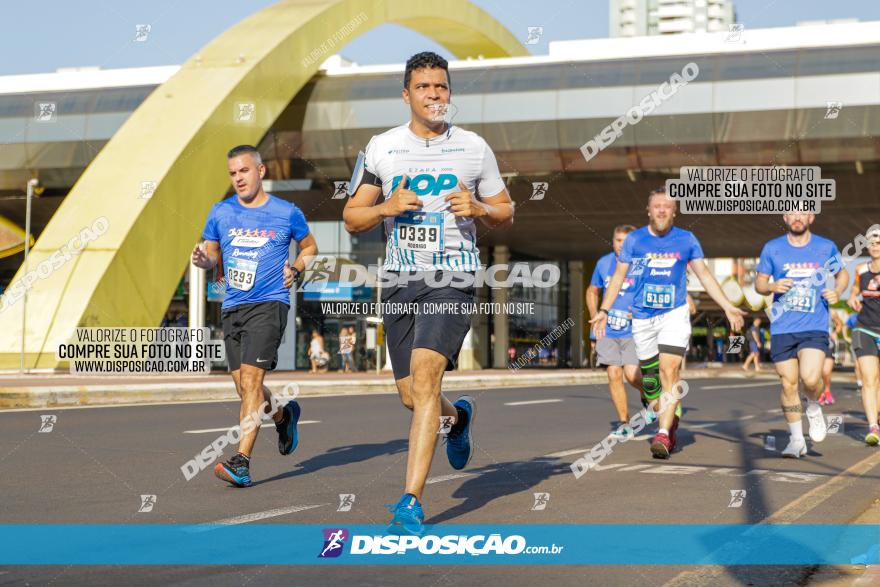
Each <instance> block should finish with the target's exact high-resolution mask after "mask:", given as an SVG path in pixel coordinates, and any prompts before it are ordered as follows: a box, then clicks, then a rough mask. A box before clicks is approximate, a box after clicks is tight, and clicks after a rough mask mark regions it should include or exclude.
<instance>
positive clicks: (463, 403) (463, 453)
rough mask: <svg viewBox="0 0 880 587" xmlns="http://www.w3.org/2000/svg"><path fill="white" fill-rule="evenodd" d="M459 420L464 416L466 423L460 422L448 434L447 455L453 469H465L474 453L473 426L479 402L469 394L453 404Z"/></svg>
mask: <svg viewBox="0 0 880 587" xmlns="http://www.w3.org/2000/svg"><path fill="white" fill-rule="evenodd" d="M453 405H454V406H455V408H456V411H457V412H458V417H459V421H460V420H461V418H462V417H464V419H465V422H464V425H463V426H461V427H459V426H458V424H459V422H456V425H455V426H453V429H452V430H450V431H449V434H447V435H446V457H447V458H448V459H449V464H450V465H452V468H453V469H464V468H465V467H466V466H467V464H468V463H469V462H470V461H471V457H472V456H473V455H474V442H473V440H474V438H473V427H474V422H475V421H476V419H477V404H476V402H475V401H474V398H472V397H471V396H469V395H463V396H461V397H460V398H458V399H457V400H455V403H454V404H453Z"/></svg>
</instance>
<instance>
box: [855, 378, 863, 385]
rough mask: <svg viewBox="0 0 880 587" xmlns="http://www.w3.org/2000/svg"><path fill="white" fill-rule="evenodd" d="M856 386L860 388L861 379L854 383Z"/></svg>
mask: <svg viewBox="0 0 880 587" xmlns="http://www.w3.org/2000/svg"><path fill="white" fill-rule="evenodd" d="M856 385H857V386H859V387H861V386H862V380H861V379H859V380H857V381H856Z"/></svg>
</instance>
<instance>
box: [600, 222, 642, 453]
mask: <svg viewBox="0 0 880 587" xmlns="http://www.w3.org/2000/svg"><path fill="white" fill-rule="evenodd" d="M635 229H636V227H635V226H630V225H629V224H621V225H620V226H617V227H616V228H615V229H614V233H613V235H612V239H611V245H612V247H613V249H614V250H613V251H612V252H610V253H608V254H607V255H605V256H604V257H602V258H601V259H599V262H598V263H596V268H595V269H594V270H593V277H592V279H590V285H589V287H588V288H587V308H588V309H589V310H590V316H595V315H596V313H597V312H598V311H599V299H600V295H601V294H600V293H599V292H600V291H602V290H604V289H606V288H607V287H608V283H609V282H610V281H611V276H612V275H613V274H614V269H615V267H617V258H618V256H619V255H620V250H621V248H622V247H623V241H624V240H625V239H626V235H628V234H629V233H631V232H632V231H634V230H635ZM633 285H635V279H633V278H632V277H630V276H627V277H626V278H625V280H624V282H623V286H622V287H621V291H620V294H619V295H618V296H617V299H615V300H614V304H613V305H612V306H611V309H610V310H609V311H608V328H607V332H606V335H605V336H604V337H603V338H602V339H601V340H597V341H596V355H597V359H598V363H599V364H600V365H605V367H606V368H607V369H606V371H607V373H608V391H609V393H610V394H611V403H613V404H614V409H615V410H616V411H617V420H618V421H617V422H616V423H615V424H613V425H612V427H613V428H614V431H613V432H612V434H614V435H615V436H616V437H617V438H620V439H622V438H625V437H627V436H629V431H628V430H627V428H626V427H627V426H628V422H629V409H628V407H627V402H626V387H624V384H623V379H624V377H626V380H627V381H628V382H629V384H630V385H632V386H633V387H635V388H636V389H638V390H639V391H641V389H642V376H641V374H640V373H639V359H638V357H637V356H636V346H635V343H634V342H633V338H632V299H633V294H632V286H633ZM642 401H643V402H644V401H645V400H644V399H643V400H642Z"/></svg>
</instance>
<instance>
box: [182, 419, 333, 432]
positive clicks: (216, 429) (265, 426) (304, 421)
mask: <svg viewBox="0 0 880 587" xmlns="http://www.w3.org/2000/svg"><path fill="white" fill-rule="evenodd" d="M320 423H321V421H320V420H300V421H299V423H298V424H297V426H299V425H300V424H320ZM269 426H275V422H263V425H262V426H260V428H267V427H269ZM230 428H231V426H227V427H225V428H204V429H202V430H184V431H183V433H184V434H206V433H208V432H226V431H227V430H229V429H230Z"/></svg>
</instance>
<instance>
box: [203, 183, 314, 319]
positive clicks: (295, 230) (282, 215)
mask: <svg viewBox="0 0 880 587" xmlns="http://www.w3.org/2000/svg"><path fill="white" fill-rule="evenodd" d="M268 195H269V201H268V202H266V203H265V204H263V205H262V206H260V207H259V208H246V207H244V206H242V205H241V203H240V202H239V201H238V196H232V197H229V198H226V199H225V200H223V201H222V202H218V203H216V204H214V206H213V207H212V208H211V213H210V214H208V222H207V223H206V224H205V230H204V231H203V232H202V238H203V239H205V240H210V241H218V242H219V243H220V250H221V251H223V265H224V269H225V271H226V296H225V297H224V299H223V305H222V306H221V309H223V310H226V309H228V308H233V307H235V306H240V305H241V304H254V303H257V302H272V301H277V302H283V303H285V304H287V305H290V290H289V289H287V288H285V287H284V262H285V261H287V260H288V257H289V252H290V241H291V240H295V241H301V240H302V239H304V238H305V237H306V236H308V234H309V226H308V224H306V218H305V216H303V213H302V211H300V209H299V208H297V207H296V205H295V204H292V203H290V202H288V201H286V200H282V199H281V198H278V197H275V196H273V195H271V194H268Z"/></svg>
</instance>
